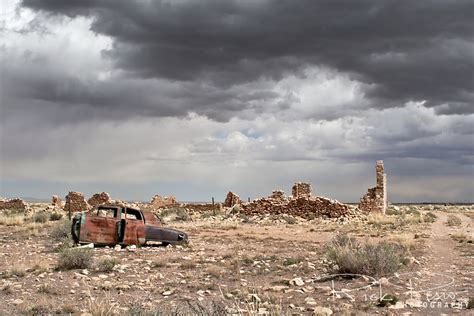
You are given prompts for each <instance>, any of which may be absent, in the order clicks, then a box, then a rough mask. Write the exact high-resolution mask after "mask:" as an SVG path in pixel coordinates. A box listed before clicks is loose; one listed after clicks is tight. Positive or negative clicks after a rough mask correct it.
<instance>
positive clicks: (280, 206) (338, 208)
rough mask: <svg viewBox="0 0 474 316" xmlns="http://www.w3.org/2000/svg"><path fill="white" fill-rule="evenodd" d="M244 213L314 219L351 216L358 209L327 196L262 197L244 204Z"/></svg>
mask: <svg viewBox="0 0 474 316" xmlns="http://www.w3.org/2000/svg"><path fill="white" fill-rule="evenodd" d="M242 213H244V214H246V215H262V214H273V215H278V214H288V215H293V216H299V217H302V218H307V219H313V218H315V217H323V216H326V217H330V218H335V217H351V216H355V215H356V214H357V211H356V210H354V209H353V208H351V207H350V206H349V205H347V204H343V203H340V202H338V201H336V200H332V199H328V198H325V197H312V198H309V199H307V198H304V197H300V198H297V199H294V198H293V199H288V200H285V199H272V198H261V199H258V200H254V201H253V202H251V203H248V204H244V205H242Z"/></svg>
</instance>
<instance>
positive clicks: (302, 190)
mask: <svg viewBox="0 0 474 316" xmlns="http://www.w3.org/2000/svg"><path fill="white" fill-rule="evenodd" d="M291 194H292V195H293V198H295V199H298V198H307V199H309V198H310V197H311V196H312V195H313V188H312V187H311V184H309V183H305V182H296V183H295V185H294V186H293V188H292V190H291Z"/></svg>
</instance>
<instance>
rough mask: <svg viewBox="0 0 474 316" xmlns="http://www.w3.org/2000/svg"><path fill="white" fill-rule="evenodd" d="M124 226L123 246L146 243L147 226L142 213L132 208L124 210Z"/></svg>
mask: <svg viewBox="0 0 474 316" xmlns="http://www.w3.org/2000/svg"><path fill="white" fill-rule="evenodd" d="M124 210H125V214H122V218H123V219H122V224H124V225H125V229H124V237H123V244H125V245H142V244H144V243H145V225H144V223H143V216H142V213H141V212H140V211H138V210H135V209H132V208H128V207H127V208H124Z"/></svg>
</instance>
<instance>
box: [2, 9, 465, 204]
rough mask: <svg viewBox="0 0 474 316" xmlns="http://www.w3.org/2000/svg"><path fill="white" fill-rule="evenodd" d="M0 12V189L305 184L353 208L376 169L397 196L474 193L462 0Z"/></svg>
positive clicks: (187, 190) (191, 191)
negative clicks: (380, 165)
mask: <svg viewBox="0 0 474 316" xmlns="http://www.w3.org/2000/svg"><path fill="white" fill-rule="evenodd" d="M5 8H6V9H5V12H4V13H3V14H2V18H3V21H2V28H1V32H2V37H3V38H4V39H5V41H4V44H3V45H2V46H1V47H0V50H1V51H2V54H1V55H0V63H1V68H2V69H1V71H2V81H1V83H2V84H1V87H2V90H1V100H2V104H1V114H2V115H1V116H0V123H1V128H0V132H1V135H0V137H1V147H0V149H1V155H0V158H1V166H2V169H1V170H0V171H1V175H2V176H1V178H2V181H1V182H0V185H1V187H0V189H1V190H0V192H2V194H4V195H36V196H44V195H49V194H52V193H54V192H50V191H51V190H53V189H52V188H54V190H59V191H65V190H66V189H65V187H67V188H68V189H69V188H77V189H81V190H83V191H92V190H93V189H91V188H94V189H95V188H101V187H105V188H104V189H106V188H109V191H112V192H114V191H115V192H116V194H117V195H122V196H124V197H126V198H134V199H145V198H148V196H147V195H148V194H149V195H151V194H153V191H157V190H162V191H168V190H169V189H170V188H173V189H175V190H176V191H177V192H168V193H169V194H172V193H174V194H177V195H178V197H179V195H180V194H181V195H182V196H183V198H185V199H195V200H199V199H203V198H204V197H206V198H207V196H206V192H216V191H217V193H218V194H222V195H223V194H224V193H225V191H226V190H227V189H234V190H236V191H238V192H239V191H240V192H241V193H242V195H247V196H252V197H255V196H258V195H259V194H266V193H268V192H269V191H270V190H271V189H273V188H275V187H281V188H284V189H287V190H288V187H290V185H291V183H292V182H293V181H297V180H305V179H306V180H310V181H313V183H314V185H315V187H317V188H319V187H321V190H322V191H320V192H321V193H324V194H327V195H331V196H334V197H337V198H340V199H342V200H352V201H355V200H356V199H357V198H358V197H359V196H360V195H361V194H362V193H363V192H364V191H365V190H366V187H367V186H369V185H372V183H373V179H372V178H373V170H372V169H373V164H374V161H375V160H377V159H384V160H386V161H387V169H388V171H389V177H391V179H393V181H394V182H392V184H393V187H392V188H393V189H392V192H393V193H394V195H393V197H394V199H395V200H398V201H402V200H423V199H425V200H426V199H428V200H429V199H431V200H435V199H437V200H443V199H444V200H466V199H469V198H470V196H473V193H474V192H473V191H474V188H473V187H472V186H469V178H470V177H472V175H473V168H472V165H473V148H474V141H473V139H474V137H473V134H474V131H473V127H472V126H474V124H473V123H474V119H473V118H474V113H473V112H474V106H473V101H474V91H473V90H474V89H473V87H474V82H473V80H474V79H473V70H474V53H473V52H474V44H473V35H474V31H473V28H472V22H471V21H472V20H474V6H473V3H472V1H456V2H444V1H425V2H420V3H418V2H416V3H413V2H410V1H402V2H400V1H358V2H357V3H354V2H353V1H337V2H335V1H302V2H301V1H299V2H294V1H269V0H268V1H259V2H258V1H226V2H222V1H201V2H195V1H184V0H183V1H125V0H124V1H110V0H95V1H94V0H87V1H57V0H35V1H33V0H23V1H21V2H19V3H16V1H9V2H8V3H7V5H6V6H5ZM112 157H113V158H112ZM65 175H66V176H65ZM303 178H304V179H303ZM346 178H351V179H352V180H348V179H347V180H346ZM208 179H213V181H212V183H209V182H208V181H207V180H208ZM420 179H425V181H426V182H429V183H427V184H425V185H424V186H423V190H421V189H418V190H417V189H416V187H417V186H414V185H413V184H414V183H419V182H420V181H421V180H420ZM38 181H39V182H43V183H44V182H48V183H49V184H48V185H43V187H44V188H47V190H43V191H41V190H40V189H34V186H33V185H32V183H38ZM120 181H123V183H121V184H118V183H117V182H120ZM347 181H349V183H347ZM51 183H52V184H51ZM202 183H206V184H205V185H203V184H202ZM441 183H460V185H459V186H458V187H455V188H451V189H449V190H448V189H446V188H445V186H443V185H440V184H441ZM127 184H130V186H131V185H132V184H133V185H134V186H135V187H140V188H142V189H141V190H134V189H131V188H130V186H129V185H127ZM461 184H464V185H461ZM22 186H23V187H24V188H25V190H26V191H27V192H26V193H24V192H19V189H18V188H20V187H22ZM412 187H413V190H408V189H407V188H412ZM26 188H27V189H26ZM155 188H156V189H155ZM325 188H326V189H325ZM28 192H30V193H28ZM145 192H146V193H145ZM417 193H419V194H418V195H417Z"/></svg>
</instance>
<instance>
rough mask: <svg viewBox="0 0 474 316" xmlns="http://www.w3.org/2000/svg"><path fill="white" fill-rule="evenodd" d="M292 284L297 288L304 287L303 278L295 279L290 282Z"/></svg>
mask: <svg viewBox="0 0 474 316" xmlns="http://www.w3.org/2000/svg"><path fill="white" fill-rule="evenodd" d="M290 284H291V285H295V286H302V285H304V281H303V279H302V278H294V279H292V280H290Z"/></svg>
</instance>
